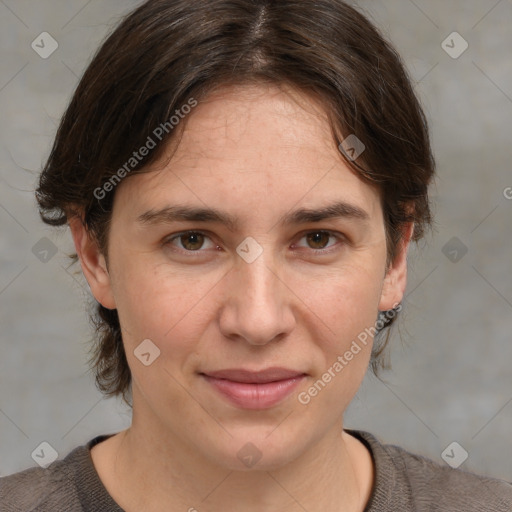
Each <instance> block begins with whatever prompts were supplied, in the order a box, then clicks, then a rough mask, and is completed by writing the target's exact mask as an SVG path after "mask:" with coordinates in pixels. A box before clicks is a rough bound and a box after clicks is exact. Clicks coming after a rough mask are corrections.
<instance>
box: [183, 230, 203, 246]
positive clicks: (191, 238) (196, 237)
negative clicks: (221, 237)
mask: <svg viewBox="0 0 512 512" xmlns="http://www.w3.org/2000/svg"><path fill="white" fill-rule="evenodd" d="M201 237H202V235H201V234H199V233H189V234H187V235H184V236H183V237H182V243H183V238H184V239H185V242H184V243H183V246H184V247H186V248H187V249H190V250H194V249H199V248H200V247H201V245H202V240H201ZM190 245H192V246H198V247H190Z"/></svg>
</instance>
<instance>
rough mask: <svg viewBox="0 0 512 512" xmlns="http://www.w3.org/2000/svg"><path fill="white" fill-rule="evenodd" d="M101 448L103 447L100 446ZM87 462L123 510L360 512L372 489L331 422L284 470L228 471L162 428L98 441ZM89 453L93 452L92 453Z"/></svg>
mask: <svg viewBox="0 0 512 512" xmlns="http://www.w3.org/2000/svg"><path fill="white" fill-rule="evenodd" d="M107 443H108V445H107ZM101 445H104V447H103V452H101V451H100V450H96V453H95V454H93V461H94V463H95V465H96V467H97V470H98V473H99V475H100V478H101V480H102V481H103V483H104V484H105V487H106V488H107V490H108V491H109V493H110V494H111V495H112V497H113V498H114V500H115V501H116V502H117V503H118V504H119V505H120V506H121V507H122V508H123V509H124V510H126V511H127V512H131V511H135V510H146V511H148V512H152V511H157V510H158V511H160V510H184V511H189V512H195V511H197V512H203V511H218V510H222V511H230V510H233V511H235V510H240V508H241V507H240V504H242V503H243V510H244V512H256V511H258V512H265V511H270V510H271V511H272V512H275V511H279V512H291V511H296V510H307V511H308V512H320V511H325V510H333V505H332V504H333V503H336V507H335V509H336V510H337V511H339V512H361V511H363V510H364V507H365V504H366V503H367V501H368V499H369V496H370V492H371V487H372V484H373V464H372V461H371V456H370V454H369V452H368V451H367V449H366V448H365V447H364V446H363V445H362V444H361V443H360V442H359V441H358V440H356V439H355V438H354V437H352V436H350V435H349V434H347V433H346V432H343V430H342V425H341V424H336V425H335V427H333V428H332V429H331V430H330V431H329V432H328V434H327V435H325V436H324V437H322V439H320V440H319V441H318V442H317V443H316V444H314V445H312V446H310V447H309V448H308V449H307V450H306V451H305V452H303V453H302V454H301V455H300V456H299V457H297V458H296V459H294V460H291V461H289V462H288V463H287V464H285V465H280V466H279V467H277V468H274V469H270V470H269V469H266V470H257V469H250V470H246V471H239V470H232V469H230V468H227V467H223V466H220V465H219V464H217V463H216V462H215V461H214V460H211V459H208V458H207V457H205V456H202V454H200V453H198V450H194V447H193V446H187V445H186V444H184V443H183V441H182V440H181V439H177V438H176V437H174V436H173V435H172V433H170V432H169V431H168V430H167V431H163V429H162V430H161V431H160V432H159V429H158V428H156V429H155V428H154V425H152V428H147V427H146V425H144V424H143V422H142V421H139V418H138V417H137V415H135V414H134V419H133V423H132V426H131V427H130V428H129V429H127V430H125V431H123V432H121V433H119V434H117V435H116V436H114V437H112V438H110V439H109V440H107V441H104V442H103V443H100V444H99V445H97V446H96V447H95V448H99V447H101ZM93 450H94V449H93Z"/></svg>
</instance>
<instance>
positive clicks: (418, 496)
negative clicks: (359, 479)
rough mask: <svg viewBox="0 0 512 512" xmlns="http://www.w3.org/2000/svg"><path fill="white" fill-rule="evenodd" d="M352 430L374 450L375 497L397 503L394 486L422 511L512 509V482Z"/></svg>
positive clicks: (492, 511) (499, 511) (505, 511)
mask: <svg viewBox="0 0 512 512" xmlns="http://www.w3.org/2000/svg"><path fill="white" fill-rule="evenodd" d="M349 433H352V434H353V435H356V437H358V438H359V439H360V440H361V441H363V442H364V441H366V445H367V447H368V448H369V449H370V451H371V453H372V457H373V459H374V463H375V469H376V475H375V486H376V487H379V486H380V488H379V489H377V488H376V489H374V495H373V496H372V497H373V498H375V497H376V496H378V497H379V498H380V497H381V498H383V499H389V500H394V502H395V503H396V497H395V498H393V497H392V496H391V491H390V489H391V488H393V489H394V492H395V493H400V494H401V495H402V497H403V504H404V505H405V503H406V502H408V503H410V506H411V508H410V510H415V511H418V512H423V511H425V512H426V511H429V512H435V511H439V512H440V511H443V512H482V511H488V512H510V511H512V484H511V483H510V482H505V481H504V480H499V479H495V478H488V477H485V476H483V475H477V474H475V473H471V472H469V471H465V470H462V469H460V468H458V469H455V468H452V467H450V466H448V465H446V464H440V463H438V462H435V461H433V460H431V459H429V458H427V457H424V456H422V455H418V454H415V453H411V452H409V451H407V450H405V449H403V448H401V447H399V446H395V445H391V444H383V443H381V442H380V441H379V440H378V439H377V438H376V437H375V436H374V435H372V434H370V433H368V432H363V431H350V430H349ZM384 487H387V490H386V489H384ZM396 504H398V503H396ZM375 510H381V509H380V508H376V509H375ZM402 510H407V509H402ZM369 512H373V509H372V508H370V509H369Z"/></svg>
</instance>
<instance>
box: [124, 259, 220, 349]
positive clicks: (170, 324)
mask: <svg viewBox="0 0 512 512" xmlns="http://www.w3.org/2000/svg"><path fill="white" fill-rule="evenodd" d="M135 260H136V258H133V259H132V260H131V262H129V261H126V265H124V266H123V267H122V268H123V271H122V272H119V273H117V274H116V275H115V283H116V285H115V289H114V294H115V296H116V303H117V304H118V313H119V318H120V323H121V325H122V327H123V338H124V342H125V344H126V345H129V346H134V345H136V344H137V343H140V342H141V341H142V340H143V339H146V338H149V339H151V340H153V341H154V342H155V343H156V344H157V346H159V348H160V349H161V350H164V349H165V347H166V346H168V345H169V344H170V341H171V340H172V345H173V346H172V349H173V351H179V350H180V347H181V346H183V347H189V348H190V347H191V346H193V343H192V342H191V340H192V339H193V338H197V333H198V332H199V331H200V330H201V329H202V324H201V322H207V321H208V318H209V313H208V312H207V311H206V309H207V308H208V303H209V301H210V300H211V295H210V296H209V293H211V291H210V290H212V288H213V287H214V286H215V284H216V282H217V281H218V280H219V279H221V278H222V275H223V274H222V273H200V272H197V269H196V271H195V272H194V271H190V270H187V269H183V270H179V271H177V270H176V269H171V268H170V266H168V265H162V264H160V265H155V263H154V261H153V262H150V261H149V258H148V259H147V260H146V261H144V259H142V258H141V260H140V261H139V262H138V263H137V262H136V261H135ZM198 311H199V312H200V313H201V314H198ZM174 353H176V352H174Z"/></svg>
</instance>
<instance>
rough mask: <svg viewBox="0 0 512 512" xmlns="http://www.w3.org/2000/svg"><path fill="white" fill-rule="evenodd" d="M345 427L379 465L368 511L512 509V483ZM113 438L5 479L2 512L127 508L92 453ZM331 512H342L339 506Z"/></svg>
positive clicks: (2, 481) (113, 510)
mask: <svg viewBox="0 0 512 512" xmlns="http://www.w3.org/2000/svg"><path fill="white" fill-rule="evenodd" d="M345 430H346V431H347V432H348V433H350V434H352V435H353V436H355V437H357V438H358V439H360V440H361V441H362V442H363V443H364V444H365V445H366V446H367V447H368V448H369V450H370V451H371V453H372V457H373V460H374V463H375V482H374V487H373V491H372V494H371V497H370V501H369V502H368V504H367V506H366V508H365V512H409V511H410V512H412V511H414V512H436V511H439V512H441V511H442V512H483V511H488V512H512V484H511V483H507V482H505V481H503V480H498V479H491V478H485V477H483V476H478V475H475V474H473V473H469V472H466V471H462V470H461V469H453V468H451V467H449V466H447V465H442V464H438V463H436V462H434V461H432V460H429V459H427V458H425V457H422V456H419V455H415V454H412V453H410V452H408V451H406V450H404V449H402V448H399V447H398V446H394V445H386V444H382V443H380V442H379V441H378V440H377V439H376V438H375V436H373V435H372V434H370V433H368V432H364V431H359V430H349V429H345ZM108 437H109V436H108V435H104V436H98V437H96V438H94V439H93V440H91V441H89V442H88V443H87V444H86V445H83V446H80V447H78V448H75V449H74V450H73V451H72V452H71V453H69V454H68V455H67V456H66V457H65V458H64V459H63V460H57V461H55V462H54V463H53V464H51V465H50V466H49V467H48V468H46V469H41V468H30V469H27V470H25V471H22V472H20V473H16V474H14V475H10V476H7V477H4V478H0V512H79V511H94V512H123V510H122V509H121V508H120V507H119V506H118V505H117V504H116V503H115V501H114V500H113V499H112V497H111V496H110V495H109V494H108V492H107V490H106V489H105V487H104V486H103V484H102V483H101V480H100V479H99V477H98V474H97V473H96V470H95V468H94V465H93V463H92V459H91V456H90V452H89V450H90V449H91V448H92V447H93V446H94V445H95V444H97V443H100V442H101V441H103V440H105V439H106V438H108ZM239 510H243V507H242V506H240V509H239ZM326 512H336V506H335V505H333V508H332V509H331V510H328V511H326Z"/></svg>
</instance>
